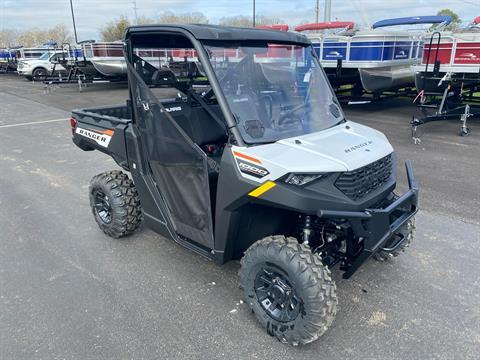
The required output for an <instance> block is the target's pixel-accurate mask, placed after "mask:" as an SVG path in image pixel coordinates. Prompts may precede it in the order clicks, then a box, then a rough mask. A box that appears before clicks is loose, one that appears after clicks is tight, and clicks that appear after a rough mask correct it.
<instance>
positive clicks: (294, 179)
mask: <svg viewBox="0 0 480 360" xmlns="http://www.w3.org/2000/svg"><path fill="white" fill-rule="evenodd" d="M327 176H328V173H316V174H290V175H288V176H287V178H286V179H285V182H286V183H287V184H291V185H297V186H302V185H305V184H308V183H309V182H312V181H313V180H318V179H322V178H326V177H327Z"/></svg>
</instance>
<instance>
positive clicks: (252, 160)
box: [233, 151, 262, 164]
mask: <svg viewBox="0 0 480 360" xmlns="http://www.w3.org/2000/svg"><path fill="white" fill-rule="evenodd" d="M233 155H235V156H238V157H240V158H242V159H245V160H249V161H251V162H254V163H257V164H261V163H262V162H261V161H260V160H258V159H256V158H254V157H251V156H249V155H246V154H242V153H240V152H238V151H234V152H233Z"/></svg>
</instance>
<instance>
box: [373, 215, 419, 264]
mask: <svg viewBox="0 0 480 360" xmlns="http://www.w3.org/2000/svg"><path fill="white" fill-rule="evenodd" d="M415 229H416V226H415V218H412V219H410V220H409V221H408V222H407V223H406V224H405V226H403V227H402V228H401V229H400V231H399V233H397V234H395V235H394V236H392V237H391V238H390V239H389V240H388V241H387V242H386V243H385V245H384V247H387V248H388V247H390V246H392V245H393V244H395V242H396V241H398V240H397V236H398V235H401V236H404V237H406V239H405V241H404V242H403V243H402V244H401V245H400V246H399V247H398V249H396V250H394V251H390V252H387V251H383V250H380V251H377V252H376V253H375V254H373V258H374V259H375V260H377V261H380V262H382V261H386V260H388V259H390V258H392V257H397V256H398V255H400V254H401V253H403V252H405V250H406V249H407V248H408V247H409V246H410V244H411V243H412V240H413V237H414V236H415Z"/></svg>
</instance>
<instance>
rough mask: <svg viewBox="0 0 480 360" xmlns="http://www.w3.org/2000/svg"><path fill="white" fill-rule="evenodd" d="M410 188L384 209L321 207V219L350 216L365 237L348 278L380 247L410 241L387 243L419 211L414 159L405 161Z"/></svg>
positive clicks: (357, 231) (349, 266)
mask: <svg viewBox="0 0 480 360" xmlns="http://www.w3.org/2000/svg"><path fill="white" fill-rule="evenodd" d="M405 168H406V171H407V178H408V186H409V190H408V191H407V192H406V193H404V194H403V195H402V196H400V197H399V198H397V199H395V200H394V201H393V202H392V203H390V204H389V205H388V206H386V207H384V208H379V209H366V210H365V211H361V212H356V211H331V210H319V211H318V212H317V216H318V217H320V218H331V219H332V218H336V219H347V220H349V221H350V223H351V225H352V229H353V232H354V234H355V235H356V236H357V237H359V238H362V239H363V249H362V250H361V251H360V252H359V253H358V254H357V255H356V256H355V257H354V258H353V259H350V261H349V263H348V264H347V265H346V266H345V273H344V274H343V277H344V278H345V279H348V278H349V277H351V276H352V275H353V274H354V273H355V271H357V269H358V268H359V267H360V265H362V264H363V263H364V262H365V261H366V260H367V259H368V258H369V257H370V256H371V255H372V254H374V253H375V252H377V251H379V250H383V251H387V252H391V251H395V250H396V249H398V248H399V247H400V246H401V245H402V243H403V242H404V241H405V240H406V237H400V239H399V240H398V241H397V242H396V243H395V244H393V245H392V246H390V247H388V248H386V247H385V246H384V245H385V243H386V242H387V240H388V239H390V238H391V237H392V236H393V235H394V234H395V233H396V232H398V230H399V229H400V228H401V227H402V226H404V225H405V224H406V223H407V222H408V221H409V220H410V219H411V218H412V217H413V216H414V215H415V214H416V213H417V210H418V209H417V203H418V185H417V181H416V179H415V174H414V172H413V165H412V162H411V161H410V160H408V161H407V162H406V163H405Z"/></svg>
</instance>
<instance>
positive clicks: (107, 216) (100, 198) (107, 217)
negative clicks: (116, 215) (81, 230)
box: [93, 190, 112, 224]
mask: <svg viewBox="0 0 480 360" xmlns="http://www.w3.org/2000/svg"><path fill="white" fill-rule="evenodd" d="M93 196H94V201H95V202H94V205H93V206H94V209H95V212H96V213H97V215H98V217H99V218H100V219H101V220H102V221H103V222H104V223H106V224H109V223H110V222H112V206H111V205H110V199H109V198H108V196H107V195H105V193H104V192H103V191H101V190H95V192H94V194H93Z"/></svg>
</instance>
